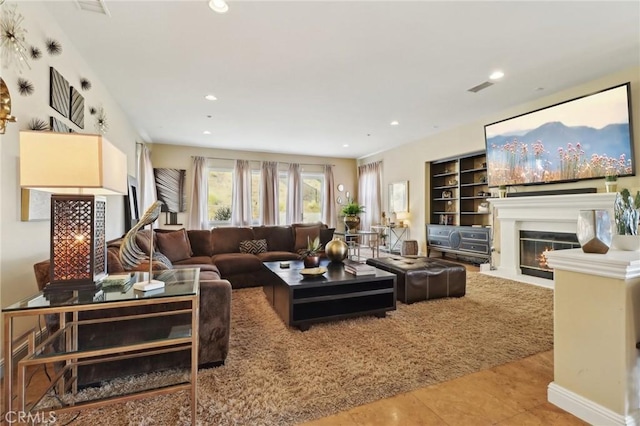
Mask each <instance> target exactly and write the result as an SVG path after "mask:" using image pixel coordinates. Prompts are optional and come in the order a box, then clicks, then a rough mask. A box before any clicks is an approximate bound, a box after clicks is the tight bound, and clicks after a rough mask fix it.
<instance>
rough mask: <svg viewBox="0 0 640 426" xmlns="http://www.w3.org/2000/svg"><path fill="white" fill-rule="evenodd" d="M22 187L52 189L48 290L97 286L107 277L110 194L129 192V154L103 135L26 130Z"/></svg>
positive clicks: (22, 144)
mask: <svg viewBox="0 0 640 426" xmlns="http://www.w3.org/2000/svg"><path fill="white" fill-rule="evenodd" d="M20 186H21V187H22V188H27V189H35V190H40V191H46V192H52V193H54V194H53V195H52V196H51V244H50V250H51V266H50V272H49V279H50V282H49V284H48V285H47V286H46V287H45V292H52V291H58V290H61V291H69V290H94V291H95V290H96V289H98V288H100V286H101V283H100V282H101V280H102V279H103V278H104V277H106V275H107V248H106V237H105V234H106V214H107V213H106V207H107V206H106V205H107V201H106V198H105V197H104V196H105V195H118V194H125V193H126V191H127V157H126V156H125V155H124V153H122V152H121V151H120V150H118V149H117V148H116V147H114V146H113V145H112V144H111V143H110V142H109V141H108V140H106V139H105V138H104V137H103V136H101V135H89V134H81V133H55V132H31V131H22V132H20Z"/></svg>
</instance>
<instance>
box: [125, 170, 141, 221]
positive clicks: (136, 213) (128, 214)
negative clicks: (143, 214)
mask: <svg viewBox="0 0 640 426" xmlns="http://www.w3.org/2000/svg"><path fill="white" fill-rule="evenodd" d="M139 220H140V210H139V209H138V180H137V179H136V178H135V177H133V176H127V196H126V197H125V200H124V227H125V232H127V231H128V230H129V229H131V228H133V227H134V226H135V225H136V224H137V223H138V221H139Z"/></svg>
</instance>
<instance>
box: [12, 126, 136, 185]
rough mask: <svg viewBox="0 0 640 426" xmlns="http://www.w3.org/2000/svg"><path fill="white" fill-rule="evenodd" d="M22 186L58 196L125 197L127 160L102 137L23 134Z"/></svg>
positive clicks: (21, 151)
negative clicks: (119, 195) (80, 194)
mask: <svg viewBox="0 0 640 426" xmlns="http://www.w3.org/2000/svg"><path fill="white" fill-rule="evenodd" d="M20 186H22V187H23V188H31V189H38V190H41V191H47V192H55V193H58V194H78V193H84V194H95V195H114V194H125V193H126V192H127V157H126V156H125V155H124V153H123V152H122V151H120V150H119V149H118V148H116V147H115V146H113V145H112V144H111V143H110V142H109V141H108V140H107V139H105V138H104V137H103V136H101V135H89V134H81V133H55V132H27V131H23V132H20ZM80 190H81V191H80Z"/></svg>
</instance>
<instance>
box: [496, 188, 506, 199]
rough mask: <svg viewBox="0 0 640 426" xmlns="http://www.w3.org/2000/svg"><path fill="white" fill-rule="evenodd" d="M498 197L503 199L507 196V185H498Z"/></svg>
mask: <svg viewBox="0 0 640 426" xmlns="http://www.w3.org/2000/svg"><path fill="white" fill-rule="evenodd" d="M498 196H499V197H500V198H505V197H506V196H507V185H500V186H499V187H498Z"/></svg>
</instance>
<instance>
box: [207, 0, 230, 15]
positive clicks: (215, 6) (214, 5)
mask: <svg viewBox="0 0 640 426" xmlns="http://www.w3.org/2000/svg"><path fill="white" fill-rule="evenodd" d="M209 7H210V8H211V10H213V11H214V12H216V13H227V11H228V10H229V5H228V4H227V2H226V1H224V0H211V1H210V2H209Z"/></svg>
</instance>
